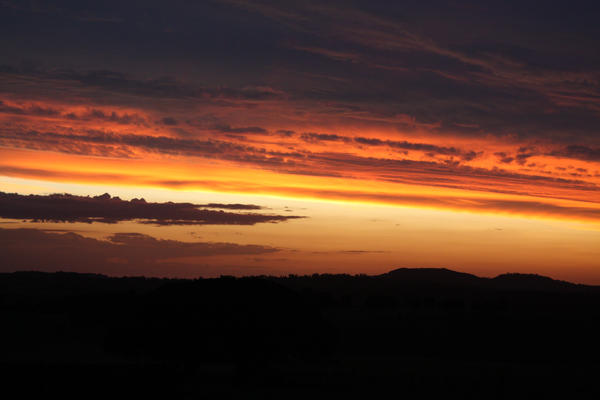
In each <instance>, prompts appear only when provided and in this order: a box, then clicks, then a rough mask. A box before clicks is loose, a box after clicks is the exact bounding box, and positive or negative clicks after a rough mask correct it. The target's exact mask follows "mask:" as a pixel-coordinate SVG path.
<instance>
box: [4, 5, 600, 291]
mask: <svg viewBox="0 0 600 400" xmlns="http://www.w3.org/2000/svg"><path fill="white" fill-rule="evenodd" d="M88 3H92V2H81V1H51V2H50V1H27V0H21V1H16V0H14V1H13V0H2V1H0V49H2V51H0V192H2V193H1V194H0V205H1V207H0V246H1V247H2V248H3V252H4V254H5V256H4V262H3V263H2V265H1V266H0V270H1V271H14V270H32V269H36V270H47V271H56V270H68V271H78V272H93V273H104V274H108V275H116V276H122V275H147V276H170V277H177V276H178V277H196V276H219V275H224V274H229V275H250V274H275V275H287V274H292V273H293V274H305V273H350V274H355V273H366V274H377V273H382V272H385V271H388V270H391V269H393V268H398V267H445V268H451V269H455V270H459V271H464V272H470V273H474V274H478V275H481V276H494V275H497V274H500V273H504V272H521V273H538V274H543V275H548V276H551V277H554V278H557V279H565V280H571V281H576V282H584V283H594V284H600V186H599V185H600V132H599V127H600V48H599V47H598V46H597V43H598V42H599V40H600V25H598V24H597V18H596V16H597V15H598V11H600V6H598V5H597V4H596V3H597V2H592V1H572V2H568V3H567V2H564V1H563V2H558V1H548V2H544V5H543V7H540V4H539V2H534V1H523V0H521V1H503V2H496V1H487V0H484V1H481V0H479V1H460V2H456V1H403V2H387V1H328V2H311V1H290V2H281V1H244V0H214V1H212V0H209V1H203V2H190V1H179V0H172V1H169V2H164V1H153V0H145V1H111V0H107V1H103V2H93V3H92V4H88ZM105 193H106V194H107V195H105Z"/></svg>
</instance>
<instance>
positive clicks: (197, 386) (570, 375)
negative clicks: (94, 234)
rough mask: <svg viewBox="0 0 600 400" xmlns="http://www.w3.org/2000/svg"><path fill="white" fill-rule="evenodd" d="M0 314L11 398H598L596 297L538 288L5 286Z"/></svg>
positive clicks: (443, 274) (412, 273)
mask: <svg viewBox="0 0 600 400" xmlns="http://www.w3.org/2000/svg"><path fill="white" fill-rule="evenodd" d="M0 309H1V311H2V314H1V315H2V329H1V330H0V350H1V353H0V354H2V357H1V358H0V376H2V379H3V380H4V382H5V383H4V385H3V387H4V389H5V390H6V391H7V392H8V390H16V391H17V392H16V393H20V396H19V398H31V397H33V396H37V397H39V398H42V397H48V396H56V395H59V396H60V397H62V398H107V397H113V398H114V397H118V398H122V397H123V398H124V397H129V398H158V397H161V398H169V399H171V398H197V397H205V398H226V397H233V396H238V397H239V396H243V397H245V398H305V397H308V396H310V397H317V398H321V397H335V398H340V397H346V398H357V397H375V398H378V397H382V396H384V394H387V393H391V394H392V396H393V397H405V398H439V397H442V398H461V399H463V398H473V399H475V398H477V399H480V398H489V399H515V398H517V399H518V398H523V399H525V398H542V397H552V398H554V397H564V398H599V397H598V395H600V388H599V387H598V385H597V384H596V381H597V376H598V372H599V371H600V370H599V368H598V367H599V365H600V358H599V356H600V346H599V340H600V324H599V322H600V287H594V286H585V285H575V284H571V283H567V282H561V281H555V280H552V279H550V278H546V277H541V276H537V275H522V274H506V275H501V276H498V277H496V278H493V279H486V278H479V277H476V276H474V275H469V274H463V273H458V272H454V271H450V270H446V269H399V270H394V271H391V272H389V273H387V274H383V275H378V276H366V275H358V276H351V275H327V274H326V275H311V276H295V275H290V276H288V277H267V276H261V277H246V278H233V277H221V278H218V279H196V280H177V279H156V278H109V277H106V276H102V275H90V274H76V273H62V272H60V273H41V272H15V273H8V274H6V273H5V274H0ZM388 396H389V395H388Z"/></svg>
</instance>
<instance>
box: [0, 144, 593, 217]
mask: <svg viewBox="0 0 600 400" xmlns="http://www.w3.org/2000/svg"><path fill="white" fill-rule="evenodd" d="M1 153H2V160H3V162H2V164H1V165H0V174H2V175H6V176H13V177H20V178H30V179H39V180H49V181H60V182H65V181H67V182H77V183H88V184H89V183H92V184H109V185H122V186H146V187H167V188H171V189H199V190H205V191H216V192H228V193H240V194H245V193H254V194H266V195H277V196H287V197H293V198H316V199H330V200H338V201H349V202H365V203H379V204H392V205H401V206H416V207H425V208H434V209H450V210H458V211H469V212H479V213H501V214H516V215H523V216H529V217H536V218H553V219H562V220H575V221H585V222H593V223H599V222H600V205H599V204H597V203H590V202H579V201H571V200H560V199H552V198H544V197H536V196H523V195H513V194H504V193H493V192H485V191H470V190H461V189H453V188H444V187H428V186H418V185H408V184H402V183H390V182H384V181H373V180H361V179H348V178H335V177H320V176H303V175H285V174H278V173H276V172H272V171H268V170H261V169H248V168H242V167H239V166H236V165H234V164H232V163H230V162H224V161H216V160H205V159H200V158H194V159H179V158H175V159H169V160H164V159H142V160H128V159H118V158H114V159H108V158H97V157H84V156H73V155H65V154H56V153H40V152H34V151H22V150H7V149H4V150H2V152H1ZM125 171H127V172H125Z"/></svg>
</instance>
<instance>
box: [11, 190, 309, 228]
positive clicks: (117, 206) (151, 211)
mask: <svg viewBox="0 0 600 400" xmlns="http://www.w3.org/2000/svg"><path fill="white" fill-rule="evenodd" d="M260 208H261V207H260V206H257V205H253V204H216V203H211V204H191V203H173V202H168V203H149V202H146V201H145V200H144V199H132V200H130V201H126V200H121V199H120V198H118V197H111V196H110V195H109V194H107V193H105V194H103V195H100V196H94V197H89V196H85V197H84V196H75V195H70V194H53V195H47V196H42V195H29V196H24V195H20V194H17V193H3V192H0V217H2V218H10V219H21V220H28V221H36V222H84V223H92V222H99V223H108V224H114V223H117V222H120V221H137V222H140V223H144V224H155V225H254V224H257V223H265V222H271V223H275V222H283V221H287V220H290V219H297V218H302V217H299V216H293V215H285V216H284V215H269V214H262V213H248V212H245V213H240V212H230V211H223V209H228V210H257V209H260ZM213 209H220V210H213Z"/></svg>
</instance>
